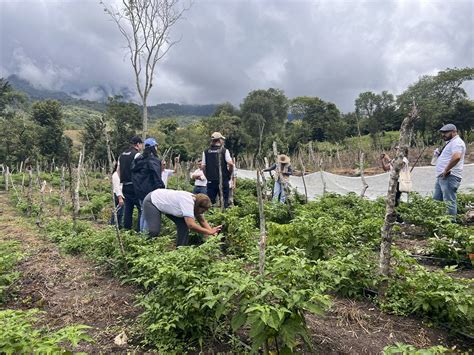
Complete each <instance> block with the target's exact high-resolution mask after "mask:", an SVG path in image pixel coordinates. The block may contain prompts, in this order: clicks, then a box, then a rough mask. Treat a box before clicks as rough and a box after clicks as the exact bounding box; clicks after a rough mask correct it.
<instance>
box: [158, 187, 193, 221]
mask: <svg viewBox="0 0 474 355" xmlns="http://www.w3.org/2000/svg"><path fill="white" fill-rule="evenodd" d="M151 203H152V204H153V205H154V206H155V207H156V208H158V210H160V211H161V212H163V213H166V214H170V215H172V216H175V217H191V218H194V197H193V194H192V193H191V192H187V191H176V190H167V189H156V190H154V191H152V192H151Z"/></svg>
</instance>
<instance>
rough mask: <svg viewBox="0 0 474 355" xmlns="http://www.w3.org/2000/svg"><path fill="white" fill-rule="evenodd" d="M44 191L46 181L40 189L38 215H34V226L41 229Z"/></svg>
mask: <svg viewBox="0 0 474 355" xmlns="http://www.w3.org/2000/svg"><path fill="white" fill-rule="evenodd" d="M45 189H46V180H43V182H42V184H41V189H40V204H39V210H38V213H37V214H36V222H35V223H36V225H37V226H38V227H41V217H42V215H43V205H44V191H45Z"/></svg>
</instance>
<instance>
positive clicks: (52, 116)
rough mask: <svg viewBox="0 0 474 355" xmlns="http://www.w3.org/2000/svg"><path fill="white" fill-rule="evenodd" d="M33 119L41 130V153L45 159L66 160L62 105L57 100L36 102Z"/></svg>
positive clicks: (33, 108) (39, 139)
mask: <svg viewBox="0 0 474 355" xmlns="http://www.w3.org/2000/svg"><path fill="white" fill-rule="evenodd" d="M32 119H33V122H35V123H37V124H38V125H39V126H40V127H41V128H40V132H39V133H40V134H39V137H38V143H39V149H40V153H41V155H42V156H43V157H45V158H47V159H49V160H52V159H53V158H54V159H55V160H56V161H60V160H62V159H63V158H64V155H63V153H64V151H65V149H66V147H64V144H65V140H64V139H63V133H64V120H63V113H62V110H61V104H60V103H59V101H56V100H44V101H38V102H35V103H34V104H33V106H32Z"/></svg>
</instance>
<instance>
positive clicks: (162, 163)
mask: <svg viewBox="0 0 474 355" xmlns="http://www.w3.org/2000/svg"><path fill="white" fill-rule="evenodd" d="M165 168H166V160H164V159H163V160H162V161H161V170H164V169H165Z"/></svg>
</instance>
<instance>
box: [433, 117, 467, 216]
mask: <svg viewBox="0 0 474 355" xmlns="http://www.w3.org/2000/svg"><path fill="white" fill-rule="evenodd" d="M440 132H441V134H442V136H443V140H444V141H446V142H447V143H446V145H445V146H444V147H443V149H442V150H441V153H439V156H438V159H437V161H436V184H435V189H434V193H433V199H435V200H438V201H444V202H446V204H447V207H448V214H450V215H452V216H456V214H457V201H456V193H457V190H458V188H459V185H460V184H461V179H462V171H463V168H464V156H465V154H466V144H464V141H463V140H462V139H461V137H459V136H458V132H457V128H456V126H455V125H453V124H452V123H450V124H447V125H444V126H443V127H442V128H441V129H440Z"/></svg>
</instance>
